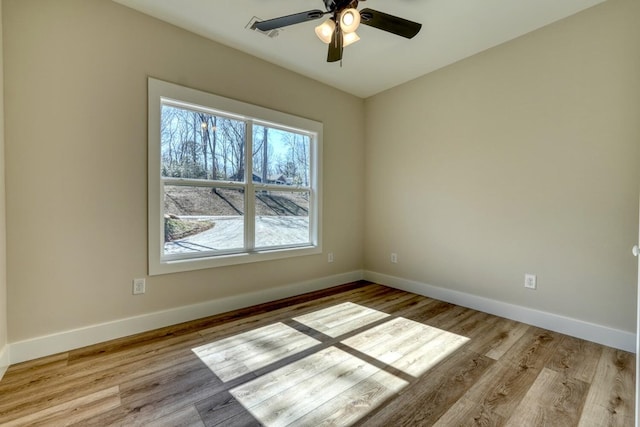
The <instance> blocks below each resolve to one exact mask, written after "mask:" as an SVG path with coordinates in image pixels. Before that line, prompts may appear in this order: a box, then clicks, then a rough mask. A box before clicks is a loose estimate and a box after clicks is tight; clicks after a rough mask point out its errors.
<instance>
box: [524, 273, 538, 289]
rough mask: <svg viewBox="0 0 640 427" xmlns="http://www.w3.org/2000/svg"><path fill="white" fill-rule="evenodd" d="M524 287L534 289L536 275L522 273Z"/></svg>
mask: <svg viewBox="0 0 640 427" xmlns="http://www.w3.org/2000/svg"><path fill="white" fill-rule="evenodd" d="M524 287H525V288H527V289H536V287H537V284H536V275H535V274H529V273H526V274H525V275H524Z"/></svg>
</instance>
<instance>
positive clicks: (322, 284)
mask: <svg viewBox="0 0 640 427" xmlns="http://www.w3.org/2000/svg"><path fill="white" fill-rule="evenodd" d="M357 280H362V271H361V270H358V271H352V272H348V273H343V274H337V275H333V276H328V277H322V278H319V279H312V280H306V281H304V282H299V283H294V284H290V285H287V286H281V287H277V288H272V289H265V290H262V291H259V292H252V293H247V294H241V295H236V296H232V297H227V298H220V299H216V300H211V301H206V302H203V303H199V304H193V305H188V306H183V307H177V308H173V309H169V310H163V311H158V312H154V313H148V314H143V315H140V316H135V317H129V318H125V319H118V320H114V321H111V322H106V323H101V324H97V325H92V326H87V327H83V328H78V329H73V330H69V331H63V332H58V333H55V334H51V335H46V336H42V337H37V338H31V339H28V340H24V341H18V342H14V343H10V344H9V350H10V351H7V354H8V355H10V356H11V357H10V358H9V357H8V356H7V358H8V359H10V362H11V364H14V363H20V362H24V361H26V360H32V359H36V358H38V357H44V356H49V355H52V354H56V353H61V352H65V351H69V350H73V349H76V348H80V347H85V346H88V345H92V344H97V343H100V342H104V341H108V340H112V339H116V338H121V337H125V336H129V335H133V334H137V333H140V332H146V331H150V330H153V329H158V328H162V327H165V326H171V325H176V324H178V323H182V322H188V321H191V320H196V319H201V318H203V317H208V316H213V315H216V314H220V313H224V312H227V311H231V310H237V309H239V308H244V307H250V306H252V305H256V304H262V303H265V302H270V301H275V300H278V299H282V298H287V297H291V296H296V295H300V294H303V293H306V292H312V291H317V290H321V289H326V288H329V287H332V286H337V285H342V284H345V283H350V282H355V281H357Z"/></svg>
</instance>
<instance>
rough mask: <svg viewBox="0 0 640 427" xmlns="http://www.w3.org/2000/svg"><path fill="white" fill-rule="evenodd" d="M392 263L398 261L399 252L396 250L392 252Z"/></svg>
mask: <svg viewBox="0 0 640 427" xmlns="http://www.w3.org/2000/svg"><path fill="white" fill-rule="evenodd" d="M391 263H392V264H397V263H398V254H397V253H395V252H391Z"/></svg>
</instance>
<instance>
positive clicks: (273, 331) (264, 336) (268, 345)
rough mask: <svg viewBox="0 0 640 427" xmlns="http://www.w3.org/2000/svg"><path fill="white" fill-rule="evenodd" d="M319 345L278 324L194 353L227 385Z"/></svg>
mask: <svg viewBox="0 0 640 427" xmlns="http://www.w3.org/2000/svg"><path fill="white" fill-rule="evenodd" d="M317 344H320V341H318V340H316V339H313V338H311V337H309V336H308V335H306V334H303V333H302V332H299V331H297V330H295V329H294V328H292V327H290V326H287V325H285V324H283V323H275V324H273V325H269V326H265V327H262V328H258V329H252V330H250V331H248V332H243V333H241V334H237V335H233V336H230V337H228V338H224V339H221V340H218V341H215V342H213V343H210V344H205V345H203V346H200V347H197V348H194V349H193V350H192V351H193V352H194V353H195V354H196V355H197V356H198V357H199V358H200V359H201V360H202V361H203V362H204V363H205V364H206V365H207V366H208V367H209V368H210V369H211V370H212V371H213V373H214V374H216V375H217V376H218V377H219V378H220V379H221V380H222V381H225V382H226V381H229V380H232V379H234V378H238V377H240V376H242V375H244V374H247V373H249V372H253V371H255V370H256V369H260V368H263V367H265V366H268V365H270V364H272V363H275V362H277V361H279V360H282V359H284V358H285V357H288V356H291V355H293V354H297V353H299V352H301V351H303V350H306V349H308V348H310V347H313V346H314V345H317Z"/></svg>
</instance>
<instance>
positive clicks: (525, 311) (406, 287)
mask: <svg viewBox="0 0 640 427" xmlns="http://www.w3.org/2000/svg"><path fill="white" fill-rule="evenodd" d="M364 279H365V280H369V281H371V282H375V283H379V284H381V285H386V286H390V287H393V288H396V289H401V290H403V291H408V292H413V293H416V294H419V295H424V296H427V297H429V298H434V299H437V300H440V301H445V302H449V303H452V304H456V305H461V306H463V307H468V308H473V309H474V310H479V311H482V312H485V313H489V314H493V315H496V316H500V317H506V318H507V319H511V320H517V321H519V322H523V323H526V324H529V325H533V326H538V327H540V328H544V329H548V330H551V331H555V332H560V333H562V334H566V335H571V336H573V337H576V338H582V339H585V340H588V341H592V342H596V343H598V344H602V345H606V346H608V347H614V348H618V349H620V350H624V351H628V352H631V353H634V352H635V351H636V336H635V334H634V333H632V332H627V331H622V330H619V329H613V328H609V327H607V326H601V325H597V324H595V323H589V322H585V321H583V320H577V319H572V318H569V317H565V316H560V315H557V314H553V313H548V312H545V311H539V310H533V309H531V308H527V307H522V306H519V305H514V304H509V303H506V302H501V301H496V300H492V299H489V298H484V297H480V296H477V295H472V294H467V293H464V292H459V291H454V290H450V289H445V288H439V287H437V286H432V285H427V284H425V283H420V282H416V281H413V280H407V279H403V278H400V277H394V276H389V275H386V274H381V273H376V272H374V271H365V272H364Z"/></svg>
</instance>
